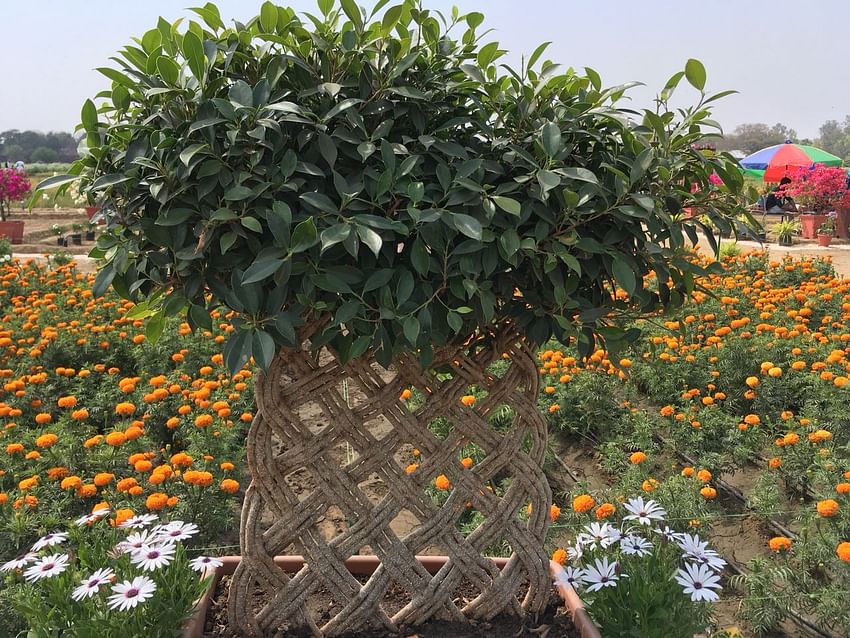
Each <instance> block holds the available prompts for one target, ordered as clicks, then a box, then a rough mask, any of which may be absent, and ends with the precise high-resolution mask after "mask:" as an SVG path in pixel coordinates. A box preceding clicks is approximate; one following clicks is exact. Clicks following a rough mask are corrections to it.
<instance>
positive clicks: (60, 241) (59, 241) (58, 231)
mask: <svg viewBox="0 0 850 638" xmlns="http://www.w3.org/2000/svg"><path fill="white" fill-rule="evenodd" d="M50 232H51V233H53V234H54V235H56V245H57V246H66V245H67V244H66V242H65V238H64V237H62V235H63V234H64V233H65V229H64V228H63V227H62V226H60V225H59V224H53V226H51V227H50Z"/></svg>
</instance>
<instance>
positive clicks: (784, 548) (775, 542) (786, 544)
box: [767, 536, 791, 553]
mask: <svg viewBox="0 0 850 638" xmlns="http://www.w3.org/2000/svg"><path fill="white" fill-rule="evenodd" d="M767 544H768V546H769V547H770V550H771V551H772V552H776V553H779V552H788V551H791V539H790V538H787V537H785V536H774V537H773V538H771V539H770V540H769V541H768V543H767Z"/></svg>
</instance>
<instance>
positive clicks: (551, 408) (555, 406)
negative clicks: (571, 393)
mask: <svg viewBox="0 0 850 638" xmlns="http://www.w3.org/2000/svg"><path fill="white" fill-rule="evenodd" d="M560 410H561V406H560V405H559V404H557V403H553V404H552V405H550V406H549V414H555V412H559V411H560Z"/></svg>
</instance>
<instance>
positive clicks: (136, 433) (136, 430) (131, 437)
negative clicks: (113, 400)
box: [124, 425, 145, 441]
mask: <svg viewBox="0 0 850 638" xmlns="http://www.w3.org/2000/svg"><path fill="white" fill-rule="evenodd" d="M144 434H145V431H144V430H143V429H142V428H140V427H138V426H135V425H131V426H130V427H129V428H127V429H126V430H124V436H125V437H126V439H127V440H128V441H135V440H136V439H138V438H141V437H142V436H144Z"/></svg>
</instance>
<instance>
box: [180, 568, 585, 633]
mask: <svg viewBox="0 0 850 638" xmlns="http://www.w3.org/2000/svg"><path fill="white" fill-rule="evenodd" d="M417 558H418V559H419V562H420V563H422V566H423V567H424V568H425V569H426V570H427V571H428V572H429V573H430V574H436V573H437V572H438V571H440V569H441V568H442V567H443V565H445V564H446V561H447V560H448V557H447V556H417ZM219 560H221V562H222V563H223V564H222V566H221V567H219V568H218V569H216V570H214V573H213V574H212V578H211V579H210V585H209V587H208V588H207V591H206V593H204V595H203V596H202V597H201V599H200V600H199V601H198V604H197V606H196V608H195V613H194V615H193V616H192V617H191V618H190V619H189V620H188V621H187V622H186V624H185V625H184V627H183V633H182V635H181V636H182V638H203V635H204V622H205V621H206V617H207V613H209V609H210V604H211V603H212V598H213V595H214V594H215V589H216V585H218V581H219V580H221V577H222V576H231V575H233V572H235V571H236V567H237V566H238V565H239V563H240V562H241V560H242V557H241V556H221V557H220V558H219ZM274 562H275V565H277V566H278V567H280V568H281V569H283V570H284V571H285V572H287V573H290V574H293V573H296V572H298V571H299V570H300V569H301V568H302V567H303V566H304V558H303V557H302V556H276V557H275V559H274ZM493 562H494V563H495V564H496V566H497V567H498V568H499V569H503V568H504V566H505V565H506V564H507V562H508V559H507V558H494V559H493ZM378 565H380V561H379V560H378V557H377V556H352V557H351V558H349V559H348V560H347V561H345V566H346V567H347V568H348V571H350V572H351V573H352V574H354V575H355V576H371V575H372V574H373V573H374V571H375V570H376V569H377V568H378ZM549 573H550V574H551V575H552V578H553V579H554V581H555V587H556V589H557V591H558V594H559V595H560V596H561V598H562V599H563V600H564V605H565V606H566V608H567V610H568V611H569V612H570V616H571V617H572V619H573V624H574V625H575V626H576V629H577V630H578V632H579V634H580V635H581V638H602V634H601V633H599V629H598V628H597V627H596V625H595V624H594V623H593V620H591V618H590V615H589V614H588V613H587V610H586V609H585V608H584V603H582V601H581V598H579V597H578V594H576V592H575V590H574V589H573V588H572V587H570V585H569V583H568V582H567V580H566V577H565V575H564V568H563V567H561V566H560V565H559V564H558V563H556V562H554V561H549Z"/></svg>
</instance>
